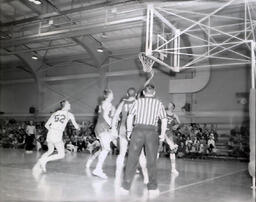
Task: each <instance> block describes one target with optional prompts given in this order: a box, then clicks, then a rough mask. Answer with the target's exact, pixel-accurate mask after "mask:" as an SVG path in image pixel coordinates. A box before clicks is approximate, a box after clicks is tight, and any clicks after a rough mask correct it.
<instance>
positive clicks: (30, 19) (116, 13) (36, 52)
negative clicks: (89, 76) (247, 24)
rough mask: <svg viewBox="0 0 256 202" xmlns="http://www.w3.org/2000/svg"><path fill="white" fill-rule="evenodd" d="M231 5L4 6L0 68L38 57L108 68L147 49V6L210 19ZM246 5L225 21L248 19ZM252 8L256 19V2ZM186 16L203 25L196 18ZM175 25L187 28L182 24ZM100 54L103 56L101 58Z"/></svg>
mask: <svg viewBox="0 0 256 202" xmlns="http://www.w3.org/2000/svg"><path fill="white" fill-rule="evenodd" d="M38 1H39V0H38ZM228 1H229V0H212V1H211V0H193V1H189V0H184V1H183V0H176V1H174V0H169V1H168V0H159V1H150V0H40V1H39V3H40V4H36V3H37V2H35V1H34V2H33V1H32V0H0V4H1V6H0V62H1V68H3V69H5V68H13V67H14V66H15V65H19V63H20V62H21V61H20V59H19V57H17V56H18V55H20V54H27V55H31V56H36V57H38V59H39V60H40V61H42V62H43V63H44V64H46V65H47V66H52V67H54V66H55V65H58V64H62V63H65V62H70V61H71V62H72V61H77V62H80V63H84V64H87V65H90V66H92V67H95V68H97V67H99V66H100V65H101V64H102V63H103V62H104V61H102V57H103V58H104V56H105V57H113V58H117V59H118V58H122V55H129V54H134V53H139V52H140V51H142V50H143V49H144V42H145V24H146V23H145V19H146V17H145V16H146V5H147V4H148V3H154V4H155V5H157V6H164V7H170V8H172V9H176V10H177V11H179V12H182V11H183V10H187V11H193V12H198V13H201V15H202V16H206V15H207V14H209V13H210V12H212V11H214V10H215V9H217V8H219V7H221V6H222V5H224V4H225V3H227V2H228ZM243 2H244V0H236V1H235V3H234V4H232V6H230V7H228V8H226V9H225V11H222V15H224V14H225V15H230V16H233V17H234V16H235V17H243V15H244V7H243ZM248 2H249V4H250V7H251V12H252V13H251V14H252V16H254V17H255V16H256V0H248ZM186 16H187V17H188V18H191V19H193V20H199V19H200V18H199V16H198V15H194V14H192V13H191V14H186ZM255 19H256V18H255ZM171 20H172V21H174V24H176V25H177V26H179V25H180V27H179V28H181V29H182V28H183V27H182V26H183V24H182V20H181V19H171ZM226 23H229V22H227V21H226V20H224V19H223V20H219V21H218V22H216V25H217V24H218V25H221V24H222V25H225V24H226ZM240 28H241V27H239V26H237V27H236V29H240ZM233 29H234V27H233V28H230V30H225V31H232V30H233ZM93 49H95V51H93ZM99 49H102V50H103V52H98V50H99ZM99 61H100V62H99Z"/></svg>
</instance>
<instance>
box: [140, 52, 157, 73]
mask: <svg viewBox="0 0 256 202" xmlns="http://www.w3.org/2000/svg"><path fill="white" fill-rule="evenodd" d="M139 59H140V62H141V64H142V66H143V71H144V72H151V71H152V67H153V65H154V63H155V61H154V60H152V59H151V58H150V57H148V56H146V54H145V53H144V52H141V53H139Z"/></svg>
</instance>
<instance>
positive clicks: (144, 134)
mask: <svg viewBox="0 0 256 202" xmlns="http://www.w3.org/2000/svg"><path fill="white" fill-rule="evenodd" d="M158 142H159V141H158V132H157V127H155V126H146V125H136V126H135V127H134V129H133V132H132V136H131V142H130V146H129V150H128V159H127V163H126V168H125V174H124V181H123V187H124V188H125V189H127V190H129V189H130V187H131V183H132V180H133V177H134V175H135V172H136V168H137V164H138V160H139V156H140V153H141V151H142V148H143V147H144V146H145V152H146V159H147V169H148V175H149V183H148V185H147V186H148V190H154V189H157V168H156V160H157V150H158Z"/></svg>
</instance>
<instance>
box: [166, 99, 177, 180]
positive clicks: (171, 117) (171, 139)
mask: <svg viewBox="0 0 256 202" xmlns="http://www.w3.org/2000/svg"><path fill="white" fill-rule="evenodd" d="M174 109H175V104H174V103H172V102H170V103H169V104H168V109H167V110H166V115H167V130H166V137H165V141H166V142H167V144H168V145H169V147H170V160H171V173H172V174H174V175H179V172H178V171H177V169H176V156H175V153H176V152H177V149H178V145H177V144H176V143H175V142H176V141H175V136H174V133H175V131H176V130H177V128H178V127H179V125H180V120H179V117H178V116H177V115H176V114H175V113H174V112H173V110H174Z"/></svg>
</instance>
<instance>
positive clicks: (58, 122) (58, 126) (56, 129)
mask: <svg viewBox="0 0 256 202" xmlns="http://www.w3.org/2000/svg"><path fill="white" fill-rule="evenodd" d="M61 104H62V109H61V110H58V111H56V112H55V113H53V114H52V115H51V117H50V118H49V119H48V121H47V122H46V124H45V127H46V128H47V129H48V133H47V138H46V141H47V146H48V151H47V152H45V153H44V154H43V155H42V156H41V158H40V159H39V160H38V163H39V164H40V167H41V169H42V170H43V171H44V172H46V164H47V162H49V161H55V160H58V159H62V158H64V156H65V149H64V142H63V140H62V136H63V131H64V130H65V127H66V125H67V123H68V121H69V120H70V121H71V122H72V124H73V125H74V127H75V128H76V129H77V130H79V129H80V127H79V125H78V124H77V123H76V121H75V117H74V115H73V114H72V113H70V112H69V110H70V103H69V102H68V101H62V103H61ZM54 148H56V149H57V154H53V155H51V154H52V153H53V152H54Z"/></svg>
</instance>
